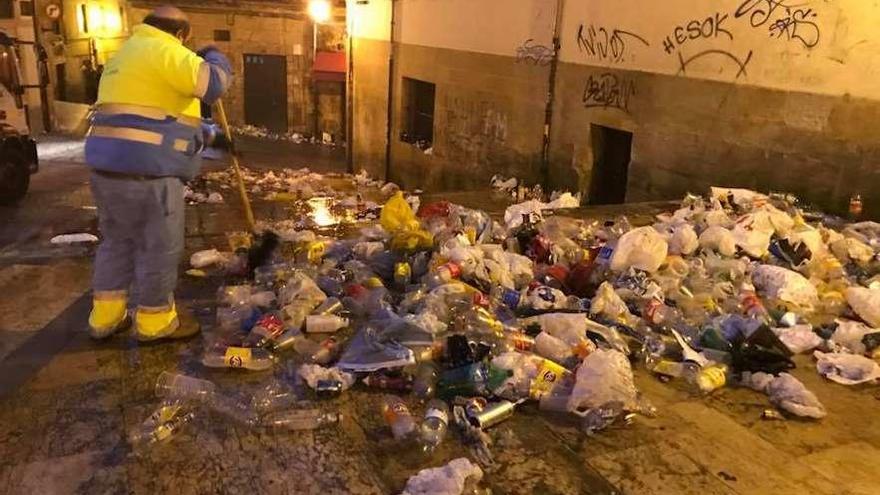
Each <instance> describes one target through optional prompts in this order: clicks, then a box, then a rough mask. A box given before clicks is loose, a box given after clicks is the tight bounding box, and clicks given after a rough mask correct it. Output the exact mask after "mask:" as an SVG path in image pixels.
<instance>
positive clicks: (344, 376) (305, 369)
mask: <svg viewBox="0 0 880 495" xmlns="http://www.w3.org/2000/svg"><path fill="white" fill-rule="evenodd" d="M299 376H301V377H302V379H303V380H305V382H306V383H307V384H308V385H309V387H311V388H312V389H313V390H314V389H315V388H317V387H318V382H319V381H321V380H336V381H338V382H339V383H341V384H342V390H348V389H349V388H351V386H352V385H354V382H355V377H354V375H353V374H351V373H346V372H345V371H342V370H340V369H339V368H336V367H333V368H325V367H323V366H321V365H318V364H304V365H302V366H300V367H299Z"/></svg>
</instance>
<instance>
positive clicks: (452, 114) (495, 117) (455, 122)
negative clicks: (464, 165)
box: [441, 96, 507, 162]
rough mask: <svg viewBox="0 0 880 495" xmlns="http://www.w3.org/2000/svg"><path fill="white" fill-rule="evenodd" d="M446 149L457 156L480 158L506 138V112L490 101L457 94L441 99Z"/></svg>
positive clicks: (501, 143) (485, 158)
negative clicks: (444, 120) (442, 102)
mask: <svg viewBox="0 0 880 495" xmlns="http://www.w3.org/2000/svg"><path fill="white" fill-rule="evenodd" d="M445 109H446V112H445V113H446V125H445V126H444V127H443V130H442V131H441V132H442V134H443V135H444V136H445V141H446V143H445V144H446V145H445V146H444V148H445V150H446V152H447V153H448V154H449V156H450V157H454V158H457V159H463V160H470V161H473V162H482V161H485V160H487V159H488V157H489V155H490V154H491V151H492V150H493V149H495V148H496V147H497V146H498V145H503V144H504V143H506V142H507V113H506V112H504V111H502V110H500V109H499V106H498V105H496V104H495V103H494V102H491V101H488V100H482V99H472V98H467V97H461V96H447V97H446V100H445Z"/></svg>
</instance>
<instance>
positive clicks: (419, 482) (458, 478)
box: [401, 457, 483, 495]
mask: <svg viewBox="0 0 880 495" xmlns="http://www.w3.org/2000/svg"><path fill="white" fill-rule="evenodd" d="M481 479H483V470H482V469H480V466H477V465H476V464H474V463H472V462H471V461H470V460H468V459H467V458H465V457H460V458H458V459H453V460H452V461H449V464H446V465H445V466H441V467H436V468H428V469H422V470H421V471H419V472H418V474H416V475H415V476H412V477H410V479H408V480H407V481H406V487H405V488H404V489H403V492H402V493H401V495H461V494H462V493H463V492H464V490H465V487H466V486H467V485H468V484H475V483H479V481H480V480H481Z"/></svg>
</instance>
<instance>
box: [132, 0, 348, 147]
mask: <svg viewBox="0 0 880 495" xmlns="http://www.w3.org/2000/svg"><path fill="white" fill-rule="evenodd" d="M165 3H171V4H174V5H177V6H178V7H180V8H181V9H183V10H184V11H186V13H187V15H188V16H189V18H190V21H191V23H192V29H193V39H192V41H191V43H190V44H191V46H193V47H194V48H198V47H201V46H207V45H216V46H217V47H218V48H219V49H220V50H221V51H223V52H224V53H225V54H226V55H228V56H229V59H230V61H231V62H232V65H233V69H234V70H235V74H236V77H235V79H234V81H233V84H232V86H231V87H230V90H229V93H228V95H227V96H226V97H225V98H224V103H225V106H226V110H227V113H228V114H229V119H230V121H231V123H233V124H234V125H236V124H237V125H241V124H250V125H254V126H258V127H263V128H266V129H268V130H270V131H273V132H276V133H291V132H297V133H301V134H305V135H313V134H317V135H318V136H321V135H322V134H323V133H328V134H330V135H331V136H332V137H333V139H334V140H336V141H342V140H344V136H345V125H344V115H343V111H344V102H345V93H344V88H345V85H344V81H345V74H344V72H343V73H342V74H341V77H340V75H336V74H334V75H333V76H331V77H328V76H326V75H325V74H323V73H324V72H326V71H327V70H339V69H340V67H339V64H333V63H330V64H329V65H326V66H325V67H324V69H326V70H325V71H318V72H316V71H314V70H313V69H314V68H315V65H316V64H315V59H316V58H317V59H321V58H324V57H323V56H324V55H325V54H329V55H327V57H330V58H333V57H334V55H333V54H337V53H340V52H342V55H343V58H344V51H345V44H344V42H343V41H342V40H344V28H345V8H344V3H341V4H339V5H338V6H337V8H336V9H334V11H333V16H332V17H331V19H330V20H329V21H328V22H327V23H324V24H320V25H318V24H316V23H315V22H314V21H312V20H311V18H310V17H309V16H308V14H307V2H305V1H279V0H263V1H257V0H253V1H237V0H217V1H212V2H204V1H192V0H186V1H181V0H178V1H173V2H166V1H137V0H135V1H132V2H131V6H132V9H131V14H130V16H129V18H130V22H131V23H132V24H136V23H139V22H140V21H141V20H142V19H143V18H144V17H145V16H146V14H147V13H149V11H150V10H151V9H152V8H154V7H156V6H158V5H161V4H165ZM319 68H320V67H319ZM341 69H342V70H343V71H344V69H345V64H344V63H343V64H342V67H341ZM333 79H341V81H342V82H339V81H338V80H337V81H333ZM316 102H317V104H316Z"/></svg>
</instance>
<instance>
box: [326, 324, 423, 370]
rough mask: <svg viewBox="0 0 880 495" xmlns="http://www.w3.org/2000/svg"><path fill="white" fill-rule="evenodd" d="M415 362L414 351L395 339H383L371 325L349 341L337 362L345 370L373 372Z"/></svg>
mask: <svg viewBox="0 0 880 495" xmlns="http://www.w3.org/2000/svg"><path fill="white" fill-rule="evenodd" d="M413 363H415V356H414V355H413V352H412V351H411V350H409V349H407V348H406V347H404V346H403V345H402V344H400V343H399V342H396V341H394V340H383V339H382V338H381V337H380V335H378V334H377V331H376V330H375V329H374V328H372V327H369V326H366V327H364V328H362V329H361V330H360V331H359V332H358V333H357V334H355V336H354V337H353V338H352V339H351V341H349V343H348V348H347V349H346V350H345V352H344V353H343V354H342V356H341V357H340V358H339V362H337V363H336V366H338V367H339V368H340V369H342V370H344V371H349V372H352V373H355V372H358V373H359V372H371V371H378V370H382V369H389V368H400V367H403V366H407V365H410V364H413Z"/></svg>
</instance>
